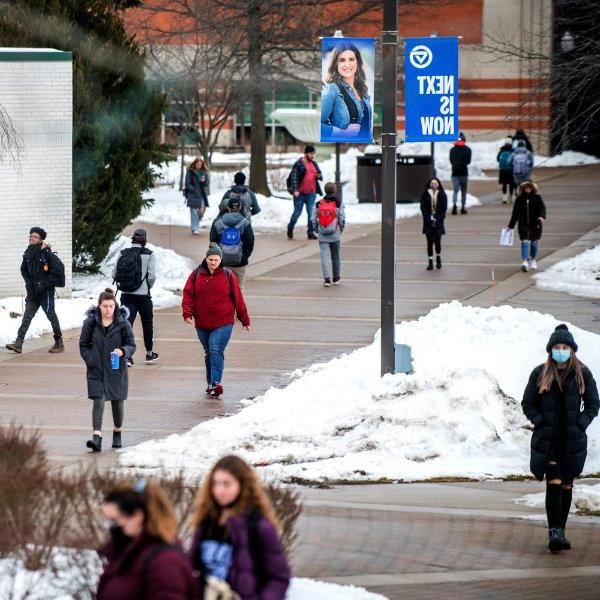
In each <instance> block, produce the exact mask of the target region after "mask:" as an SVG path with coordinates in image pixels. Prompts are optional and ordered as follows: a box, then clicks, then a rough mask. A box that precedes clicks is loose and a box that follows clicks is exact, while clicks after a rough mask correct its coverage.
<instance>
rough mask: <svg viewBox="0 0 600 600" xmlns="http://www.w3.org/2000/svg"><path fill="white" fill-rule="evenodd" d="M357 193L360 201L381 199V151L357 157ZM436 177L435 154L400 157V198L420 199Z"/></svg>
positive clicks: (398, 179)
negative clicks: (428, 183)
mask: <svg viewBox="0 0 600 600" xmlns="http://www.w3.org/2000/svg"><path fill="white" fill-rule="evenodd" d="M356 160H357V164H356V193H357V196H358V201H359V202H361V203H362V202H381V163H382V158H381V154H365V155H364V156H359V157H357V159H356ZM432 177H433V159H432V157H431V156H428V155H425V156H417V155H406V156H397V157H396V202H418V201H419V200H420V199H421V194H422V193H423V189H424V188H425V184H426V183H427V181H429V179H431V178H432Z"/></svg>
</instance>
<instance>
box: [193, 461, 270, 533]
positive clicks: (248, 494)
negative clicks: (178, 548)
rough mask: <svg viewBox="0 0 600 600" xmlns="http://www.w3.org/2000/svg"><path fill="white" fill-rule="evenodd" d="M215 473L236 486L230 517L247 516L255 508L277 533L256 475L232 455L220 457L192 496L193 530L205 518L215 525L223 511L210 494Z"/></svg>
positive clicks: (268, 502) (265, 494)
mask: <svg viewBox="0 0 600 600" xmlns="http://www.w3.org/2000/svg"><path fill="white" fill-rule="evenodd" d="M216 471H225V472H226V473H229V475H231V476H232V477H235V479H236V480H237V481H238V482H239V484H240V495H239V496H238V498H237V500H236V501H235V504H234V506H233V507H232V508H231V512H232V513H233V514H234V515H240V514H247V513H249V512H250V511H252V510H253V509H256V508H258V509H259V510H260V513H261V515H262V516H263V517H265V518H266V519H268V520H269V521H271V523H272V524H273V525H274V526H275V527H276V528H277V530H278V531H280V530H281V526H280V524H279V520H278V519H277V516H276V515H275V510H274V509H273V504H272V503H271V501H270V500H269V498H268V496H267V493H266V492H265V490H264V488H263V486H262V483H261V482H260V479H259V478H258V475H257V474H256V471H255V470H254V469H253V468H252V467H251V466H250V465H248V464H247V463H246V462H244V461H243V460H242V459H241V458H239V457H238V456H233V455H229V456H224V457H223V458H222V459H220V460H219V461H218V462H217V464H216V465H215V466H214V467H213V468H212V469H211V471H210V473H209V474H208V475H207V476H206V478H205V479H204V481H203V482H202V485H201V486H200V489H199V490H198V495H197V496H196V512H195V513H194V517H193V519H192V525H193V526H194V527H198V526H199V525H200V524H201V523H202V522H203V521H204V520H205V519H207V518H209V519H211V520H213V521H218V520H219V517H220V516H221V513H222V511H223V509H222V508H221V507H220V506H219V505H218V504H217V502H216V500H215V499H214V497H213V494H212V485H213V477H214V475H215V473H216Z"/></svg>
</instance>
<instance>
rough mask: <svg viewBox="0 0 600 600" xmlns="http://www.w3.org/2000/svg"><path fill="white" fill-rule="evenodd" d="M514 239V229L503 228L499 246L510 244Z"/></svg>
mask: <svg viewBox="0 0 600 600" xmlns="http://www.w3.org/2000/svg"><path fill="white" fill-rule="evenodd" d="M514 241H515V231H514V229H508V228H506V227H505V228H504V229H502V232H501V233H500V245H501V246H512V245H513V244H514Z"/></svg>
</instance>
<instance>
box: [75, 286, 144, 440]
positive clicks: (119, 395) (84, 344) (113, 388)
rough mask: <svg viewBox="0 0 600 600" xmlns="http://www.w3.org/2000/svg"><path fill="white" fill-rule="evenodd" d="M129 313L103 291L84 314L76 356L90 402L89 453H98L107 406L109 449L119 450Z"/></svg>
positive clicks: (130, 350)
mask: <svg viewBox="0 0 600 600" xmlns="http://www.w3.org/2000/svg"><path fill="white" fill-rule="evenodd" d="M128 317H129V310H127V308H126V307H124V306H123V307H121V308H119V305H118V304H117V299H116V297H115V293H114V291H113V290H112V289H110V288H106V289H105V290H104V291H103V292H102V293H101V294H100V296H99V297H98V305H97V306H92V307H91V308H90V309H89V310H88V311H87V312H86V319H85V321H84V322H83V327H82V328H81V335H80V337H79V354H80V355H81V358H82V359H83V361H84V362H85V366H86V367H87V388H88V398H89V399H90V400H93V402H94V404H93V408H92V426H93V430H94V431H93V435H92V439H91V440H88V442H87V444H86V446H87V447H88V448H90V449H91V450H92V451H93V452H100V451H101V450H102V419H103V416H104V404H105V403H106V402H109V401H110V403H111V407H112V415H113V423H114V430H113V440H112V447H113V448H121V447H122V438H121V432H122V429H123V417H124V408H125V400H126V399H127V395H128V392H129V375H128V372H127V365H126V360H127V359H128V358H131V357H132V356H133V354H134V353H135V339H134V337H133V329H132V328H131V324H130V323H129V320H128Z"/></svg>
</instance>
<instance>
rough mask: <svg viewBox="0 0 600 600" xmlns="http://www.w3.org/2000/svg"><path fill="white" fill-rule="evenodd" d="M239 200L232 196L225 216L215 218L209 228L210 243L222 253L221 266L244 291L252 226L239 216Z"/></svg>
mask: <svg viewBox="0 0 600 600" xmlns="http://www.w3.org/2000/svg"><path fill="white" fill-rule="evenodd" d="M241 209H242V206H241V204H240V200H239V198H237V197H236V196H232V197H231V198H229V200H228V202H227V211H228V212H226V213H225V214H223V215H221V216H219V217H217V218H216V219H215V220H214V221H213V224H212V227H211V228H210V241H211V242H214V243H215V244H218V245H219V246H220V248H221V252H222V253H223V266H224V267H229V268H230V269H231V270H232V271H233V272H234V273H235V276H236V277H237V280H238V283H239V285H240V289H241V290H242V291H244V284H245V282H246V266H247V265H248V259H249V258H250V255H251V254H252V251H253V250H254V231H252V224H251V223H250V221H249V220H248V219H247V218H245V217H244V216H243V215H242V214H241V212H240V211H241Z"/></svg>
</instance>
